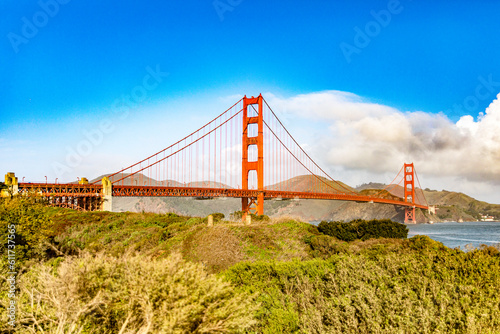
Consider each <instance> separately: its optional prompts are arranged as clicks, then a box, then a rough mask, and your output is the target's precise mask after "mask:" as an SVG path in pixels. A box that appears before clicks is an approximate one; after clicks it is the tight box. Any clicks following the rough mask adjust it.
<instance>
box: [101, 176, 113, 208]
mask: <svg viewBox="0 0 500 334" xmlns="http://www.w3.org/2000/svg"><path fill="white" fill-rule="evenodd" d="M101 211H113V185H112V183H111V181H110V180H109V178H108V177H103V178H102V204H101Z"/></svg>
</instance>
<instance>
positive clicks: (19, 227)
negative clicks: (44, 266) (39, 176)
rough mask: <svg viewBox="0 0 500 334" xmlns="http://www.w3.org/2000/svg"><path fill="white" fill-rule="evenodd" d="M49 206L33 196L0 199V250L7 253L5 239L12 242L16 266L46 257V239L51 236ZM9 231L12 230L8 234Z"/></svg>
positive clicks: (47, 243)
mask: <svg viewBox="0 0 500 334" xmlns="http://www.w3.org/2000/svg"><path fill="white" fill-rule="evenodd" d="M49 211H50V208H47V207H46V206H44V205H43V204H42V203H40V202H37V199H36V198H33V197H27V198H13V199H10V198H8V199H5V198H3V199H2V198H0V231H2V233H0V252H1V254H7V245H8V242H7V238H8V236H9V235H10V236H15V238H13V239H12V241H13V242H14V243H13V245H15V254H16V262H17V264H18V265H20V264H22V263H24V262H26V261H28V260H34V259H36V260H37V259H41V258H44V257H45V256H46V251H47V249H48V247H49V246H50V244H49V240H50V238H51V237H52V236H53V235H54V233H55V231H54V229H53V222H52V220H51V218H50V216H49ZM9 231H11V232H13V233H8V232H9Z"/></svg>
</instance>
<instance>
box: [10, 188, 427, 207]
mask: <svg viewBox="0 0 500 334" xmlns="http://www.w3.org/2000/svg"><path fill="white" fill-rule="evenodd" d="M29 192H31V193H38V194H41V195H43V196H47V197H73V198H78V197H103V196H104V194H103V186H102V185H99V184H74V183H67V184H54V183H19V193H29ZM259 193H261V192H260V191H259V190H255V189H249V190H243V189H227V188H204V187H203V188H192V187H162V186H125V185H114V186H113V187H112V196H113V197H206V198H211V197H235V198H242V197H247V198H251V197H253V198H255V197H257V195H258V194H259ZM263 193H264V198H265V199H271V198H286V199H325V200H338V201H355V202H368V203H380V204H392V205H398V206H403V207H412V208H413V207H415V208H420V209H425V210H427V209H429V207H428V206H425V205H420V204H417V203H410V202H404V201H402V200H401V201H398V200H392V199H385V198H378V197H372V196H363V195H351V194H342V193H315V192H301V191H279V190H264V191H263Z"/></svg>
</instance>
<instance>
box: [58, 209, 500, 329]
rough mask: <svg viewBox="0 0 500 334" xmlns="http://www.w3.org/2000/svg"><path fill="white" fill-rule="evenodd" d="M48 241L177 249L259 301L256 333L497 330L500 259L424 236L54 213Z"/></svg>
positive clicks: (64, 247) (287, 222) (108, 250)
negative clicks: (345, 236)
mask: <svg viewBox="0 0 500 334" xmlns="http://www.w3.org/2000/svg"><path fill="white" fill-rule="evenodd" d="M48 214H49V215H50V217H51V219H52V221H53V222H54V226H53V228H52V230H53V235H52V243H53V245H54V247H55V248H56V249H58V250H59V251H60V252H62V253H64V254H77V253H79V252H81V251H82V250H86V251H89V252H91V253H94V254H96V253H105V254H108V255H113V256H118V257H120V256H121V255H123V254H127V253H131V252H137V253H139V254H140V255H141V256H144V257H148V258H150V259H153V261H154V259H158V260H160V259H161V258H164V257H167V255H168V254H170V253H174V252H180V253H181V254H182V255H183V257H184V258H185V259H187V260H190V261H193V262H197V263H202V264H203V265H204V267H205V268H206V269H207V270H208V271H209V272H212V273H217V274H218V275H219V276H220V277H223V278H225V279H226V280H228V281H230V282H231V283H232V284H233V286H236V288H237V289H238V290H239V291H241V292H246V293H251V294H256V295H257V301H258V302H259V303H260V305H261V306H260V309H259V311H258V312H257V320H258V323H257V325H255V326H254V327H253V329H252V332H259V333H260V332H267V333H275V332H302V333H325V332H328V333H358V332H408V333H411V332H428V333H438V332H443V333H444V332H457V333H477V332H492V333H497V332H500V320H499V319H500V296H499V295H498V291H499V290H500V256H499V253H498V250H497V249H495V248H491V247H490V248H488V249H485V250H481V251H479V250H478V251H474V252H470V253H463V252H462V251H459V250H451V249H448V248H446V247H444V246H442V244H440V243H437V242H433V241H432V240H430V239H428V238H422V237H420V238H412V239H411V240H391V239H379V240H374V239H372V240H368V241H364V242H361V241H356V242H352V243H346V242H341V241H338V240H336V239H334V238H331V237H328V236H324V235H320V234H319V233H318V231H317V229H316V228H315V227H314V226H311V225H309V224H305V223H301V222H298V221H295V220H292V219H286V218H283V219H280V220H276V221H273V222H269V223H255V224H252V225H250V226H246V225H242V224H239V223H231V222H224V221H223V222H218V223H216V224H215V225H214V226H213V227H208V226H206V220H205V219H203V218H192V217H179V216H177V215H173V214H166V215H158V214H147V213H142V214H140V213H109V212H88V213H80V212H74V211H72V210H66V209H51V210H50V212H49V213H48Z"/></svg>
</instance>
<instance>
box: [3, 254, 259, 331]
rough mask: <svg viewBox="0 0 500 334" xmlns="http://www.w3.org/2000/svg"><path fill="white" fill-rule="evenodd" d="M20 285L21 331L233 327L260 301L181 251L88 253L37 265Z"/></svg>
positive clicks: (245, 323)
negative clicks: (157, 256) (155, 255)
mask: <svg viewBox="0 0 500 334" xmlns="http://www.w3.org/2000/svg"><path fill="white" fill-rule="evenodd" d="M19 286H20V295H19V299H18V300H19V303H18V305H19V309H18V319H22V320H21V322H18V324H17V331H16V332H18V333H34V332H37V333H38V332H45V333H56V332H57V333H80V332H81V333H194V332H196V333H207V332H235V331H241V330H243V329H245V328H248V327H249V326H251V325H253V324H254V323H255V320H254V311H255V310H256V308H257V307H258V304H256V303H255V301H254V297H253V296H252V295H249V294H246V293H243V294H237V293H236V292H235V291H234V288H233V287H231V285H230V284H229V283H226V282H223V281H222V280H221V279H219V278H217V277H215V276H213V275H209V274H207V273H206V272H205V271H204V270H203V269H202V268H201V265H197V264H193V263H190V262H185V261H183V260H182V259H181V256H180V255H178V254H175V255H171V256H169V257H168V258H166V259H162V260H153V259H151V258H147V257H139V256H123V257H120V258H115V257H108V256H104V255H102V254H100V255H97V256H92V255H89V254H88V253H84V254H83V255H82V256H80V257H70V258H67V259H66V260H64V261H63V262H61V263H59V264H56V265H55V266H54V264H53V263H52V264H47V265H44V264H41V265H37V266H35V267H34V268H32V269H31V270H30V271H29V272H28V273H26V274H24V275H22V276H21V277H20V282H19ZM7 302H8V300H7V301H2V302H1V303H2V304H3V305H2V306H4V307H5V305H6V304H5V303H7ZM5 314H6V312H2V315H1V317H2V318H4V317H5ZM2 320H4V321H3V322H2V324H1V325H0V326H2V327H0V331H2V330H6V326H7V325H6V321H5V319H2Z"/></svg>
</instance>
